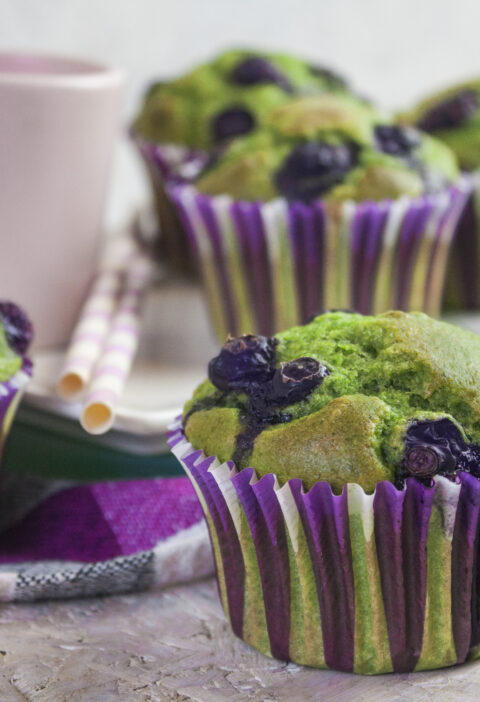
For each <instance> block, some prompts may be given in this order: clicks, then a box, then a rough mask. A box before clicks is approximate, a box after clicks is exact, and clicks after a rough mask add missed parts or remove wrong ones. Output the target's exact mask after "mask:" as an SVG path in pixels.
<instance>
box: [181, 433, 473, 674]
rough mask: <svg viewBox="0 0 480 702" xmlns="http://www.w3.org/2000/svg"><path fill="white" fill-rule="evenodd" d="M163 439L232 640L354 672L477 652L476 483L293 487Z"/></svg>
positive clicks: (464, 477) (417, 666)
mask: <svg viewBox="0 0 480 702" xmlns="http://www.w3.org/2000/svg"><path fill="white" fill-rule="evenodd" d="M168 442H169V445H170V447H171V450H172V452H173V453H174V454H175V456H176V457H177V459H178V460H179V461H180V463H181V464H182V466H183V468H184V469H185V471H186V473H187V475H188V476H189V478H190V480H191V481H192V484H193V486H194V488H195V490H196V492H197V495H198V497H199V500H200V502H201V504H202V508H203V511H204V514H205V518H206V521H207V524H208V528H209V532H210V538H211V542H212V547H213V552H214V556H215V562H216V571H217V580H218V588H219V593H220V599H221V602H222V605H223V608H224V610H225V614H226V616H227V618H228V619H229V621H230V623H231V626H232V629H233V631H234V632H235V634H236V635H237V636H238V637H240V638H242V639H243V640H244V641H246V642H247V643H249V644H250V645H252V646H254V647H255V648H257V649H258V650H259V651H261V652H262V653H265V654H266V655H268V656H273V657H275V658H279V659H281V660H284V661H294V662H295V663H299V664H303V665H310V666H315V667H318V668H332V669H335V670H343V671H348V672H355V673H362V674H369V675H373V674H379V673H387V672H398V673H401V672H402V673H406V672H411V671H418V670H428V669H433V668H441V667H443V666H449V665H455V664H458V663H463V662H464V661H465V660H467V659H475V658H477V657H480V602H479V591H480V575H479V568H478V560H477V559H478V555H479V548H480V545H479V539H478V533H479V511H480V481H478V480H477V479H476V478H474V477H472V476H471V475H469V474H467V473H460V482H459V483H454V482H451V481H449V480H447V479H446V478H443V477H438V478H437V479H436V481H435V484H434V486H433V487H425V486H424V485H422V484H421V483H419V482H417V481H416V480H415V479H413V478H411V479H408V480H407V481H406V486H405V488H404V489H403V490H398V489H397V488H395V486H394V485H393V484H392V483H389V482H381V483H378V485H377V487H376V490H375V493H374V494H373V495H367V494H365V492H364V491H363V489H362V488H361V487H360V486H359V485H356V484H348V485H346V486H345V487H344V489H343V492H342V494H341V495H333V494H332V491H331V488H330V486H329V485H328V483H321V482H319V483H317V484H316V485H315V486H314V487H313V488H312V489H311V490H309V492H307V493H306V492H304V490H303V488H302V483H301V481H300V480H299V479H291V480H289V481H288V482H287V483H285V484H284V485H283V486H282V487H279V485H278V482H277V479H276V477H275V476H274V475H266V476H264V477H262V478H261V479H260V480H258V479H257V476H256V474H255V471H254V469H253V468H246V469H244V470H241V471H237V470H236V468H235V464H234V463H233V462H232V461H229V462H227V463H222V464H221V463H220V462H219V461H218V460H217V458H216V457H214V456H206V455H205V454H204V453H202V451H200V450H194V448H193V447H192V445H191V444H190V443H189V442H188V441H187V440H186V439H185V435H184V433H183V431H182V427H181V422H180V420H177V421H176V422H175V424H174V425H172V427H171V429H170V432H169V436H168Z"/></svg>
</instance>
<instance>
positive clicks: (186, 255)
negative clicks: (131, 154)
mask: <svg viewBox="0 0 480 702" xmlns="http://www.w3.org/2000/svg"><path fill="white" fill-rule="evenodd" d="M130 136H131V138H132V141H133V143H134V144H135V146H136V148H137V150H138V153H139V154H140V156H141V159H142V161H143V163H144V165H145V167H146V170H147V175H148V179H149V181H150V185H151V188H152V193H153V200H154V205H155V213H156V216H157V223H158V229H159V236H158V240H157V242H156V251H157V254H158V257H159V258H160V259H161V260H162V262H163V263H164V264H165V265H166V266H167V268H169V269H171V270H172V271H175V272H179V273H185V274H188V275H189V276H192V275H194V274H195V272H196V267H195V262H194V255H193V254H194V252H193V250H192V248H191V247H190V246H189V244H188V240H187V235H186V233H185V230H184V228H183V226H182V224H181V222H180V220H179V218H178V215H177V213H176V211H175V208H173V207H172V204H171V202H170V199H169V198H168V196H167V194H166V192H165V184H166V182H167V181H168V180H169V179H175V180H177V181H178V179H179V178H178V170H179V169H180V170H184V176H185V177H187V176H189V175H190V177H192V176H194V175H195V174H196V172H197V171H198V169H199V167H200V164H203V163H205V161H206V153H205V152H204V151H194V150H192V149H187V148H185V147H183V146H178V145H175V144H154V143H152V142H149V141H146V140H145V139H142V138H141V137H140V136H139V135H138V134H136V133H135V132H134V131H132V132H131V133H130Z"/></svg>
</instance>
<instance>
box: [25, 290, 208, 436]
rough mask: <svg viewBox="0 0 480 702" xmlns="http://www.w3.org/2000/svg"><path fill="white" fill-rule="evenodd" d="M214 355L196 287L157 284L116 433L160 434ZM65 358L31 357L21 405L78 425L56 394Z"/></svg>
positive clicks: (76, 408)
mask: <svg viewBox="0 0 480 702" xmlns="http://www.w3.org/2000/svg"><path fill="white" fill-rule="evenodd" d="M217 350H218V344H217V343H216V341H215V340H214V338H213V337H212V335H211V332H210V324H209V320H208V318H207V314H206V310H205V305H204V301H203V299H202V296H201V291H200V290H199V289H198V287H196V286H195V285H193V284H192V285H187V284H184V283H179V282H170V283H168V282H165V283H161V284H160V285H159V286H158V287H157V288H156V289H155V290H153V291H152V292H151V293H150V294H149V295H148V299H147V300H146V305H145V310H144V315H143V324H142V336H141V339H140V345H139V349H138V353H137V356H136V358H135V362H134V364H133V367H132V371H131V374H130V377H129V379H128V381H127V384H126V386H125V391H124V394H123V397H122V401H121V404H120V406H119V407H118V410H117V415H116V419H115V423H114V427H113V428H114V430H116V431H117V432H126V433H129V434H135V435H137V436H143V437H145V438H147V437H153V436H158V435H159V434H164V433H165V431H166V429H167V427H168V425H169V424H170V422H171V421H172V420H173V418H174V417H175V416H176V415H178V414H179V413H180V412H181V409H182V406H183V404H184V403H185V401H186V400H187V399H188V398H189V397H190V396H191V394H192V391H193V389H194V388H195V387H196V385H198V383H200V382H201V381H202V380H203V379H204V378H205V376H206V365H207V362H208V360H209V359H210V358H211V357H212V356H213V355H215V353H217ZM64 356H65V352H64V350H62V349H56V350H48V351H45V350H41V351H37V352H36V353H34V355H33V362H34V375H33V379H32V381H31V383H30V384H29V386H28V390H27V392H26V393H25V398H24V401H23V406H24V407H25V409H32V410H33V409H35V410H42V411H46V412H48V413H49V415H53V416H57V417H59V418H68V419H70V420H74V421H78V418H79V416H80V409H81V404H72V403H67V402H64V401H63V400H61V399H60V398H59V397H58V396H57V395H56V393H55V385H56V383H57V380H58V377H59V374H60V371H61V368H62V364H63V361H64ZM31 414H32V413H30V415H31Z"/></svg>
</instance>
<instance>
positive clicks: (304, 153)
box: [274, 141, 357, 202]
mask: <svg viewBox="0 0 480 702" xmlns="http://www.w3.org/2000/svg"><path fill="white" fill-rule="evenodd" d="M356 157H357V147H356V146H355V145H353V144H348V145H347V144H326V143H323V142H317V141H307V142H304V143H303V144H300V145H299V146H297V147H295V148H294V149H293V151H291V152H290V154H289V155H288V156H287V157H286V159H285V160H284V162H283V164H282V166H281V168H280V170H278V171H277V172H276V174H275V176H274V179H275V183H276V185H277V188H278V190H279V191H280V192H281V194H282V195H284V196H285V197H286V198H287V199H288V200H300V201H302V202H311V201H312V200H315V199H316V198H317V197H318V196H319V195H321V194H322V193H324V192H326V191H327V190H329V189H330V188H331V187H332V186H334V185H336V184H337V183H340V182H341V181H342V180H343V178H344V176H345V174H346V173H347V172H348V171H349V170H350V169H351V168H352V167H353V166H354V165H355V163H356Z"/></svg>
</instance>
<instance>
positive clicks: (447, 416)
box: [183, 312, 480, 493]
mask: <svg viewBox="0 0 480 702" xmlns="http://www.w3.org/2000/svg"><path fill="white" fill-rule="evenodd" d="M183 422H184V430H185V435H186V437H187V439H188V440H189V441H190V442H191V444H192V445H193V447H194V448H200V449H202V450H203V451H204V452H205V453H206V454H207V455H216V456H218V458H219V460H220V461H228V460H234V461H235V463H236V465H237V467H239V468H240V469H241V468H245V467H247V466H253V467H254V468H255V471H256V473H257V475H259V476H261V475H265V474H268V473H274V474H275V475H276V476H277V478H278V480H279V482H280V483H283V482H285V481H287V480H288V479H289V478H294V477H295V478H300V479H301V480H302V481H303V485H304V487H305V489H309V488H311V487H312V486H313V485H314V484H315V483H316V482H318V481H326V482H328V483H330V485H331V486H332V489H333V490H334V492H336V493H339V492H341V490H342V488H343V486H344V485H345V484H346V483H357V484H359V485H361V486H362V487H363V489H364V490H365V491H366V492H367V493H371V492H373V491H374V490H375V486H376V484H377V483H378V482H380V481H390V482H392V483H395V484H396V485H397V486H398V487H401V486H402V485H403V483H404V480H405V478H406V477H409V476H413V477H416V478H417V479H418V480H420V481H422V482H425V483H426V484H430V483H431V481H432V478H433V477H434V476H435V475H445V476H447V477H449V478H451V479H455V478H456V474H457V471H458V470H463V471H467V472H470V473H472V474H473V475H476V476H477V477H480V446H479V444H480V337H478V336H477V335H476V334H473V333H471V332H469V331H465V330H462V329H459V328H457V327H455V326H453V325H450V324H446V323H443V322H439V321H436V320H434V319H432V318H430V317H428V316H427V315H425V314H422V313H410V314H408V313H404V312H388V313H385V314H380V315H377V316H362V315H359V314H350V313H346V312H330V313H327V314H324V315H321V316H318V317H316V318H315V319H314V320H313V321H312V322H311V323H309V324H307V325H305V326H301V327H293V328H292V329H289V330H288V331H285V332H283V333H280V334H277V336H275V337H271V338H267V337H261V336H254V335H246V336H242V337H237V338H229V339H228V340H227V342H226V343H225V345H224V346H223V348H222V350H221V351H220V354H219V355H218V356H216V357H215V358H214V359H212V361H211V362H210V365H209V380H206V381H205V382H204V383H202V384H201V385H200V386H199V387H198V388H197V390H196V391H195V393H194V395H193V398H192V399H191V400H190V401H189V402H188V403H187V404H186V405H185V408H184V415H183Z"/></svg>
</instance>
